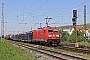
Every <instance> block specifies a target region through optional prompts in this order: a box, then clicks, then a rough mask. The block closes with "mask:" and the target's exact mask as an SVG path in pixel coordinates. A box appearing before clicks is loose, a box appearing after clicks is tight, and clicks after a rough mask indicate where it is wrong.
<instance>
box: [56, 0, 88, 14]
mask: <svg viewBox="0 0 90 60" xmlns="http://www.w3.org/2000/svg"><path fill="white" fill-rule="evenodd" d="M88 2H90V0H88V1H85V2H83V3H81V4H79V5H77V6H74V7H72V8H70V9H68V10H65V11H63V12H61V13H58V14H56V15H54V16H57V15H60V14H62V13H65V12H67V11H69V10H72V9H74V8H76V7H79V6H81V5H83V4H85V3H88Z"/></svg>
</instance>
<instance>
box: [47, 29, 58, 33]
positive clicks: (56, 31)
mask: <svg viewBox="0 0 90 60" xmlns="http://www.w3.org/2000/svg"><path fill="white" fill-rule="evenodd" d="M48 32H55V33H58V30H51V29H50V30H48Z"/></svg>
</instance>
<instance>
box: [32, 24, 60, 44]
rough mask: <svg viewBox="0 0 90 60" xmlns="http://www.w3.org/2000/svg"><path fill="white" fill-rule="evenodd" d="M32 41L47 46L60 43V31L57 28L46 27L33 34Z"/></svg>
mask: <svg viewBox="0 0 90 60" xmlns="http://www.w3.org/2000/svg"><path fill="white" fill-rule="evenodd" d="M33 40H34V41H37V42H45V43H48V44H59V43H60V30H59V28H58V27H50V26H47V27H45V28H43V29H39V30H36V31H34V32H33Z"/></svg>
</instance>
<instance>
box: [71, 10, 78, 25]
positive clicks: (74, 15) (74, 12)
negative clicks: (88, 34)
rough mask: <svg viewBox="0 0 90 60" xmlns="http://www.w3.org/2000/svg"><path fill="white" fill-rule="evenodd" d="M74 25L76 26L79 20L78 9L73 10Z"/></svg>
mask: <svg viewBox="0 0 90 60" xmlns="http://www.w3.org/2000/svg"><path fill="white" fill-rule="evenodd" d="M72 21H73V26H76V22H77V10H73V18H72Z"/></svg>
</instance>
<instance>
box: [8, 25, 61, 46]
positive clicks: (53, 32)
mask: <svg viewBox="0 0 90 60" xmlns="http://www.w3.org/2000/svg"><path fill="white" fill-rule="evenodd" d="M7 36H8V35H7ZM7 39H8V38H7ZM10 39H12V40H18V41H27V42H35V43H44V44H57V45H58V44H59V43H60V29H59V28H58V27H50V26H47V27H44V28H40V29H37V30H33V31H29V32H26V33H23V34H16V35H11V37H10Z"/></svg>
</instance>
